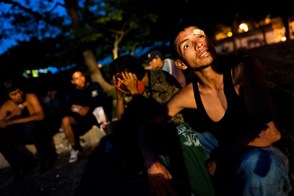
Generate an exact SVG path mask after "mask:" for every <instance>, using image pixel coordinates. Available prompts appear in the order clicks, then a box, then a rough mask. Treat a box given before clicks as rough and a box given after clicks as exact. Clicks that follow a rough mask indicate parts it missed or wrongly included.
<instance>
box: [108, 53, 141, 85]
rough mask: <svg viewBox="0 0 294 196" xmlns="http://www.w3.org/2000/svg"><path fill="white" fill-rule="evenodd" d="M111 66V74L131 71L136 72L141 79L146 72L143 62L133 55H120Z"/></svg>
mask: <svg viewBox="0 0 294 196" xmlns="http://www.w3.org/2000/svg"><path fill="white" fill-rule="evenodd" d="M109 67H110V73H111V75H116V74H117V73H121V72H131V73H133V74H135V75H136V76H137V78H138V79H139V80H141V79H142V78H143V77H144V75H145V73H146V70H145V68H144V66H143V62H142V61H141V60H140V59H139V58H137V57H135V56H133V55H123V56H120V57H118V58H116V59H114V60H113V61H112V62H111V63H110V65H109Z"/></svg>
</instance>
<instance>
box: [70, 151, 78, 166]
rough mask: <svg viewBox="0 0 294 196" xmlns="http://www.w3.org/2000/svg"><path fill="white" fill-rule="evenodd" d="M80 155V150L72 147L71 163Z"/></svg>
mask: <svg viewBox="0 0 294 196" xmlns="http://www.w3.org/2000/svg"><path fill="white" fill-rule="evenodd" d="M78 156H79V150H74V149H72V150H71V151H70V157H69V161H68V162H69V163H73V162H76V161H77V160H78Z"/></svg>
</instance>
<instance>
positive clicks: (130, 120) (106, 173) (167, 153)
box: [76, 55, 209, 195]
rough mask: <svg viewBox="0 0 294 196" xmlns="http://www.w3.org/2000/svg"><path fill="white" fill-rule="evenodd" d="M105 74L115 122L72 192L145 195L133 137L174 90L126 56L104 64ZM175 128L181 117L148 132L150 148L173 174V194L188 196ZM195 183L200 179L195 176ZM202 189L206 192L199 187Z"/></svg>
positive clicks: (169, 80)
mask: <svg viewBox="0 0 294 196" xmlns="http://www.w3.org/2000/svg"><path fill="white" fill-rule="evenodd" d="M110 72H111V75H112V76H113V82H114V85H115V87H116V94H117V96H116V99H117V102H116V109H117V117H118V121H112V122H111V123H110V124H109V126H108V128H109V129H110V131H109V134H108V135H107V136H105V137H104V138H103V139H102V140H101V141H100V143H99V145H98V146H97V148H96V149H95V151H94V153H93V154H92V155H93V156H91V157H90V158H89V161H88V164H87V166H86V169H85V172H84V174H83V177H82V179H81V183H80V186H79V187H78V189H77V191H76V192H77V195H82V194H86V195H87V193H88V194H93V193H96V194H97V195H99V194H102V195H118V194H119V193H122V192H124V193H126V192H125V191H127V194H125V195H146V194H147V195H148V193H149V190H148V181H147V177H146V170H145V165H144V162H143V160H142V158H141V153H140V151H139V145H138V131H139V128H140V127H141V126H142V124H143V122H144V121H145V120H146V119H147V118H150V117H151V116H153V114H154V113H155V112H157V110H158V109H159V108H160V107H163V105H164V103H166V102H167V101H168V100H169V99H170V98H171V97H172V96H173V95H174V94H176V93H177V92H178V91H179V89H180V85H179V83H178V82H177V80H176V79H175V78H174V77H173V76H171V75H170V74H169V73H167V72H165V71H162V70H159V69H158V70H155V69H154V70H145V69H144V67H143V64H142V62H141V61H140V60H139V59H138V58H136V57H134V56H132V55H124V56H120V57H118V58H117V59H115V60H114V61H113V62H112V63H111V64H110ZM177 125H182V126H184V123H183V118H182V117H181V114H178V115H176V116H175V117H174V118H173V119H172V121H171V122H170V123H163V124H161V125H160V126H158V127H153V131H154V132H155V133H156V136H157V137H154V138H155V140H154V147H155V148H156V149H157V152H158V156H159V157H160V158H162V161H163V162H165V163H166V164H167V165H168V168H169V170H170V171H171V173H172V174H173V180H172V181H173V182H171V184H173V185H175V186H174V188H175V191H177V192H180V193H181V195H191V189H190V184H189V182H188V177H187V172H186V167H185V165H184V164H185V163H184V158H183V157H182V156H183V155H182V149H181V146H180V145H181V144H180V140H179V138H178V137H177V130H176V126H177ZM155 130H156V131H155ZM166 141H168V142H166ZM169 160H170V161H169ZM204 171H205V172H206V170H204ZM195 173H197V172H195ZM197 177H198V178H201V177H200V175H199V174H198V176H197ZM122 181H123V182H124V183H122ZM112 186H113V187H119V188H112ZM202 186H203V187H205V188H207V189H209V187H208V186H206V185H205V184H204V183H203V184H202ZM134 187H136V188H134ZM117 191H119V192H117ZM129 191H132V192H129ZM206 193H209V191H206ZM207 195H209V194H207Z"/></svg>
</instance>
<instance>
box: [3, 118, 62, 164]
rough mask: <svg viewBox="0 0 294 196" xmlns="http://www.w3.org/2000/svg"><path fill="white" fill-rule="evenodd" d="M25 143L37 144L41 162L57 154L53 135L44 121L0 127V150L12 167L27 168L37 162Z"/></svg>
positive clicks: (38, 156)
mask: <svg viewBox="0 0 294 196" xmlns="http://www.w3.org/2000/svg"><path fill="white" fill-rule="evenodd" d="M25 144H34V145H35V147H36V149H37V159H38V161H40V164H42V163H43V162H46V161H47V160H48V159H51V158H52V157H54V156H56V151H55V147H54V145H53V140H52V137H50V135H49V134H48V131H47V129H46V127H45V126H44V123H43V122H42V121H33V122H28V123H23V124H17V125H11V126H8V127H6V128H2V129H0V151H1V153H2V154H3V156H4V157H5V158H6V160H7V161H8V162H9V164H10V166H11V167H12V168H15V169H25V168H26V167H29V165H30V164H32V163H34V162H35V160H34V159H35V157H34V156H33V155H32V153H30V152H29V151H28V150H26V148H25Z"/></svg>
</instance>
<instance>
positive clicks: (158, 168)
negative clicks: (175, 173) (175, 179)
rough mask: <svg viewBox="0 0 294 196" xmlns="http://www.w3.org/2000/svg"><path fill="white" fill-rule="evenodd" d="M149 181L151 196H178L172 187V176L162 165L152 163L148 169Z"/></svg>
mask: <svg viewBox="0 0 294 196" xmlns="http://www.w3.org/2000/svg"><path fill="white" fill-rule="evenodd" d="M147 174H148V180H149V186H150V190H151V195H156V196H176V195H177V193H176V191H175V190H174V188H173V186H172V175H171V174H170V173H169V171H168V170H167V169H166V168H165V167H164V166H163V165H162V164H161V163H160V162H154V163H152V164H151V165H150V166H149V167H148V169H147Z"/></svg>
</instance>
